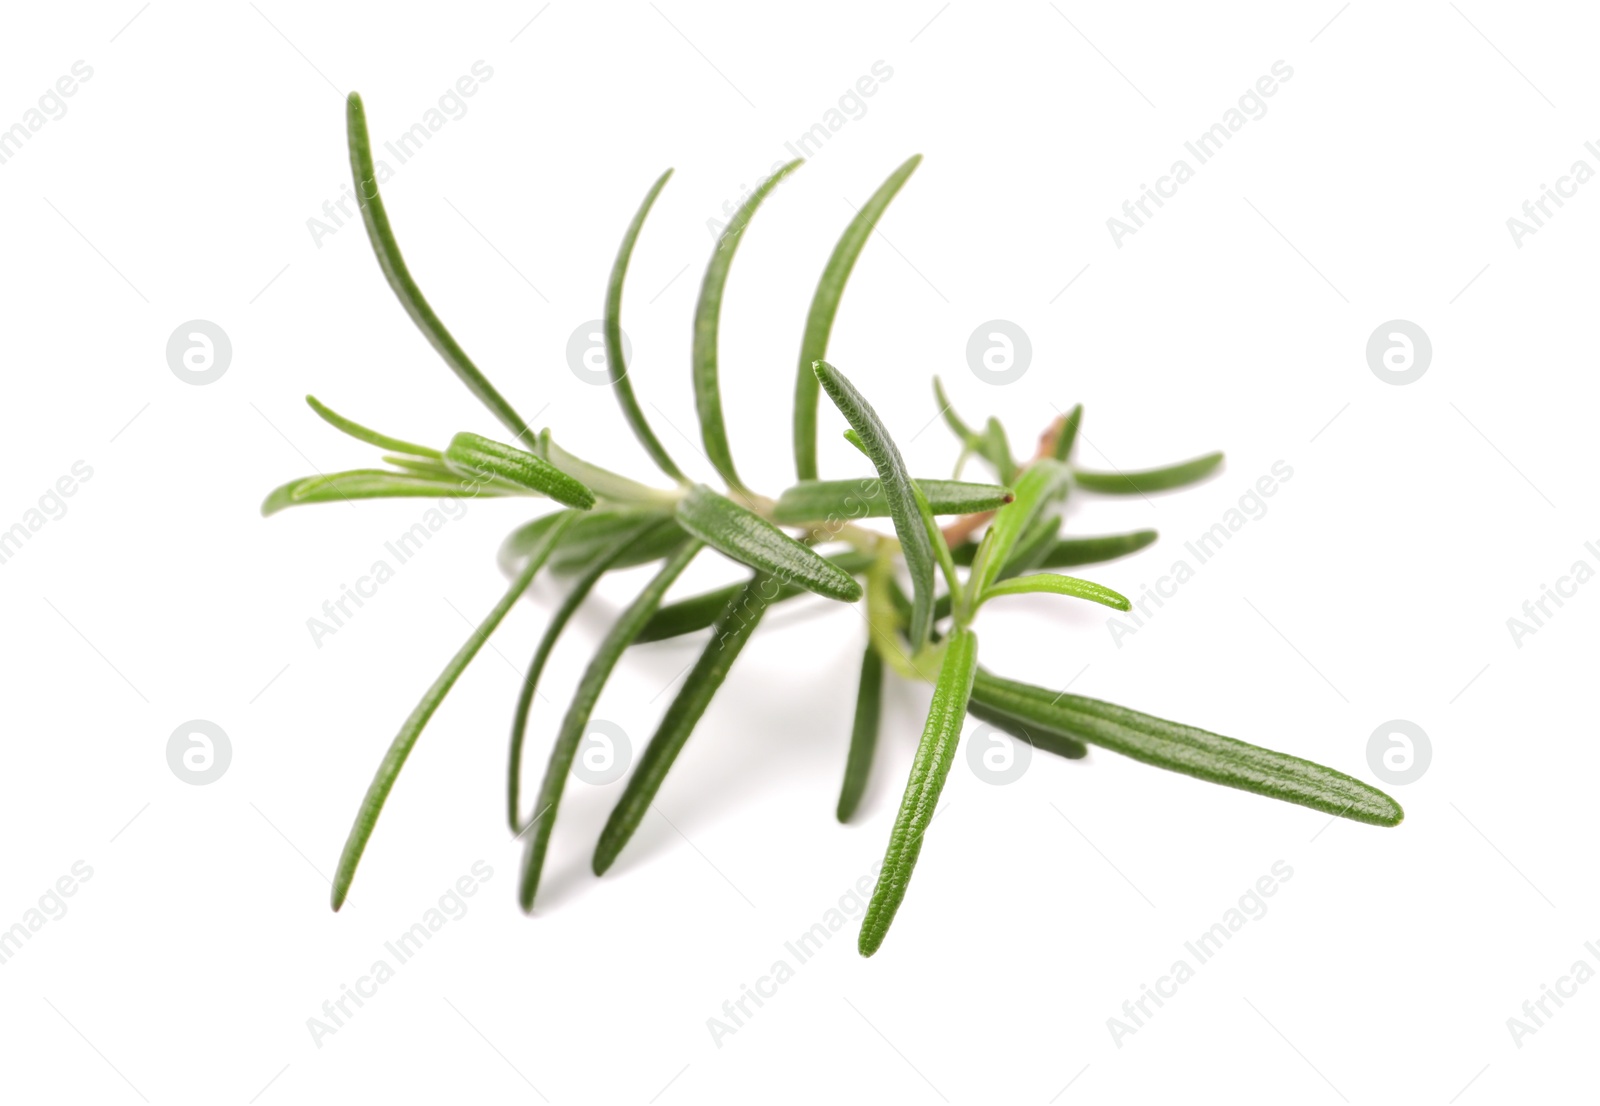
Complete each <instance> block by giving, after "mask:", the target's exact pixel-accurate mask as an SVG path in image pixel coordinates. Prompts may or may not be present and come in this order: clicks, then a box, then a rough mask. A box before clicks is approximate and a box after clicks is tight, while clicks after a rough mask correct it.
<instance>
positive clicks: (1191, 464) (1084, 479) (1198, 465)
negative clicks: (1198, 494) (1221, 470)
mask: <svg viewBox="0 0 1600 1106" xmlns="http://www.w3.org/2000/svg"><path fill="white" fill-rule="evenodd" d="M1220 464H1222V454H1221V453H1207V454H1206V455H1205V456H1203V457H1196V458H1194V460H1192V461H1180V462H1178V463H1177V464H1175V465H1164V466H1162V467H1161V468H1155V469H1139V470H1136V471H1134V472H1089V471H1086V470H1084V469H1074V470H1073V472H1072V479H1073V481H1074V482H1075V483H1076V484H1077V485H1078V486H1079V487H1080V488H1082V489H1083V490H1084V491H1088V492H1099V493H1100V494H1101V495H1143V494H1144V493H1145V492H1162V491H1166V490H1167V489H1168V488H1181V487H1183V486H1184V485H1185V484H1193V483H1195V482H1196V481H1197V480H1203V479H1204V478H1205V477H1207V476H1210V475H1211V473H1212V472H1213V471H1215V470H1216V468H1217V466H1218V465H1220Z"/></svg>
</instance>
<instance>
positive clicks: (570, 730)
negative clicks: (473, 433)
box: [517, 524, 700, 911]
mask: <svg viewBox="0 0 1600 1106" xmlns="http://www.w3.org/2000/svg"><path fill="white" fill-rule="evenodd" d="M663 525H665V524H663ZM698 552H700V543H699V542H688V543H687V544H685V545H683V546H681V547H679V549H678V551H677V552H676V553H674V554H673V555H672V557H671V558H670V559H669V560H668V561H667V563H666V564H664V565H662V566H661V570H660V571H659V572H657V573H656V575H655V578H654V579H652V580H651V581H650V583H648V584H647V585H645V589H644V590H643V591H641V592H640V593H639V595H638V597H637V598H636V599H634V601H633V602H632V603H630V604H629V605H628V608H627V609H626V610H625V611H623V612H622V615H621V617H619V618H618V619H617V621H616V622H615V623H613V624H612V626H611V629H610V630H609V631H607V633H606V636H605V638H604V640H602V641H601V642H600V647H599V648H598V649H597V650H595V654H594V657H593V658H592V659H591V660H590V661H589V666H588V667H587V668H586V669H584V672H583V677H582V678H581V679H580V680H579V681H578V689H577V691H576V692H575V693H574V694H573V697H572V704H571V705H570V706H568V707H567V713H566V716H565V717H564V718H563V719H562V720H561V729H560V731H559V732H558V733H557V734H556V740H555V744H554V745H552V746H551V749H550V763H549V765H548V766H547V767H546V768H545V773H544V783H543V784H542V785H541V786H540V788H539V797H538V799H537V800H535V805H534V814H533V817H532V818H531V819H529V822H528V825H527V827H526V828H525V829H524V830H523V834H524V836H525V837H526V838H527V846H526V848H525V849H524V851H523V854H522V876H521V879H520V881H519V883H518V889H517V898H518V900H519V901H520V902H521V904H522V909H523V910H524V911H530V910H532V909H533V900H534V896H535V895H536V894H538V891H539V877H540V875H541V873H543V871H544V858H545V853H546V852H547V851H548V850H549V848H550V832H551V830H552V829H553V828H554V827H555V821H556V814H557V812H558V810H559V808H560V806H561V795H562V792H563V791H565V789H566V786H567V774H568V773H569V772H570V771H571V770H572V761H573V758H574V757H576V756H577V753H578V743H579V742H581V741H582V740H583V737H584V734H585V733H587V732H588V729H589V716H590V715H591V714H592V713H594V705H595V703H596V702H597V701H598V700H599V698H600V692H601V690H602V689H603V688H604V687H605V685H606V681H607V680H608V679H610V678H611V672H612V669H614V668H616V666H617V660H618V658H620V657H621V656H622V654H623V651H624V650H626V649H627V648H628V646H629V645H630V644H631V643H632V642H633V638H634V635H636V634H637V633H638V632H639V630H640V629H641V628H642V627H643V626H644V624H645V623H646V622H648V621H649V620H650V616H651V615H653V614H655V612H656V608H657V607H659V606H660V605H661V597H662V596H663V595H665V594H666V593H667V589H668V588H669V587H671V586H672V583H673V581H674V580H676V579H677V578H678V577H679V576H680V575H681V574H682V573H683V570H684V569H685V568H687V567H688V565H689V562H690V561H692V560H693V559H694V555H695V554H696V553H698Z"/></svg>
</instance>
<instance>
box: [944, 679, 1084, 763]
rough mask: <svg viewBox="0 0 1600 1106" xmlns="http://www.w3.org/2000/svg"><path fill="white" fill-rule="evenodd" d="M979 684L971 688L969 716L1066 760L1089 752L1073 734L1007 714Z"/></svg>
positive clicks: (1078, 757)
mask: <svg viewBox="0 0 1600 1106" xmlns="http://www.w3.org/2000/svg"><path fill="white" fill-rule="evenodd" d="M982 690H983V689H982V688H980V687H978V686H977V685H976V684H975V685H974V686H973V688H972V698H971V699H970V700H968V702H967V713H968V714H970V715H972V717H974V718H977V719H979V720H981V721H984V722H987V723H989V725H991V726H993V727H994V728H995V729H997V730H1001V731H1003V732H1005V733H1008V734H1010V735H1011V736H1012V737H1014V738H1016V739H1017V740H1018V741H1026V742H1027V743H1028V744H1029V745H1032V746H1033V747H1034V748H1035V749H1043V750H1044V751H1045V752H1047V753H1054V754H1055V755H1056V756H1058V757H1066V758H1067V759H1068V760H1080V759H1082V758H1083V757H1086V756H1088V755H1089V747H1088V746H1087V745H1085V744H1084V743H1083V742H1081V741H1078V740H1077V739H1076V738H1071V737H1066V736H1064V735H1062V734H1059V733H1056V732H1055V731H1054V730H1049V729H1046V728H1045V727H1043V726H1039V725H1036V724H1034V723H1032V722H1029V721H1028V720H1027V719H1025V718H1021V717H1018V716H1017V715H1014V714H1007V713H1006V712H1005V711H1003V710H999V709H997V708H995V706H994V705H993V704H992V703H990V702H989V701H988V699H986V698H985V697H984V696H983V694H982Z"/></svg>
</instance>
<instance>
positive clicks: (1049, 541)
mask: <svg viewBox="0 0 1600 1106" xmlns="http://www.w3.org/2000/svg"><path fill="white" fill-rule="evenodd" d="M1060 529H1061V516H1060V515H1058V514H1053V513H1051V512H1049V511H1041V512H1040V513H1039V514H1038V515H1036V516H1034V520H1033V522H1032V523H1031V524H1030V525H1029V526H1028V528H1027V529H1026V530H1024V531H1023V532H1022V537H1020V538H1018V539H1017V544H1016V545H1014V546H1012V548H1011V556H1010V557H1008V558H1007V559H1006V563H1005V567H1004V568H1002V569H1001V570H1000V579H1002V580H1004V579H1006V578H1008V577H1011V576H1021V575H1022V574H1023V573H1024V572H1032V571H1033V570H1034V569H1036V568H1038V567H1039V562H1040V561H1042V560H1043V559H1044V556H1045V554H1046V553H1048V552H1050V547H1051V546H1052V545H1054V544H1055V540H1056V532H1057V531H1058V530H1060Z"/></svg>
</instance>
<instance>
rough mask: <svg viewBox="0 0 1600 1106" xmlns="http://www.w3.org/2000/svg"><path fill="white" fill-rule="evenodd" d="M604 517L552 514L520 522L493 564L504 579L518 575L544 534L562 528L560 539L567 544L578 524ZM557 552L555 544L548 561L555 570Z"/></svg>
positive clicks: (574, 512) (539, 544) (508, 535)
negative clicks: (554, 527)
mask: <svg viewBox="0 0 1600 1106" xmlns="http://www.w3.org/2000/svg"><path fill="white" fill-rule="evenodd" d="M604 514H605V512H603V511H592V512H590V511H572V510H566V511H555V512H553V513H551V514H548V515H540V516H539V517H538V518H535V519H531V520H529V521H528V522H524V523H523V524H522V525H521V526H519V527H517V528H516V529H515V530H513V531H511V533H509V534H507V535H506V536H505V539H504V540H503V541H502V542H501V543H500V549H499V551H498V552H497V553H496V554H495V563H496V564H498V565H499V566H500V571H501V572H503V573H505V574H506V575H507V576H515V575H516V574H517V573H519V572H521V571H522V564H523V562H524V561H525V560H527V558H528V555H529V554H530V553H532V552H533V551H534V550H536V549H539V548H540V547H541V546H542V545H543V544H544V540H545V534H546V533H548V532H549V530H550V528H551V527H552V526H557V525H559V526H561V527H562V533H561V535H560V538H561V541H562V542H563V543H564V542H567V541H569V540H571V538H572V534H573V531H574V530H575V529H576V528H577V526H578V525H579V524H580V523H583V522H587V521H589V520H590V519H592V518H594V517H595V516H596V515H602V516H603V515H604ZM563 518H565V519H566V520H567V521H566V522H562V521H561V519H563ZM560 550H561V545H559V544H558V545H557V546H556V552H555V553H552V554H551V555H550V557H549V564H550V567H551V568H552V569H554V568H555V567H556V558H557V556H558V555H559V553H560Z"/></svg>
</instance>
